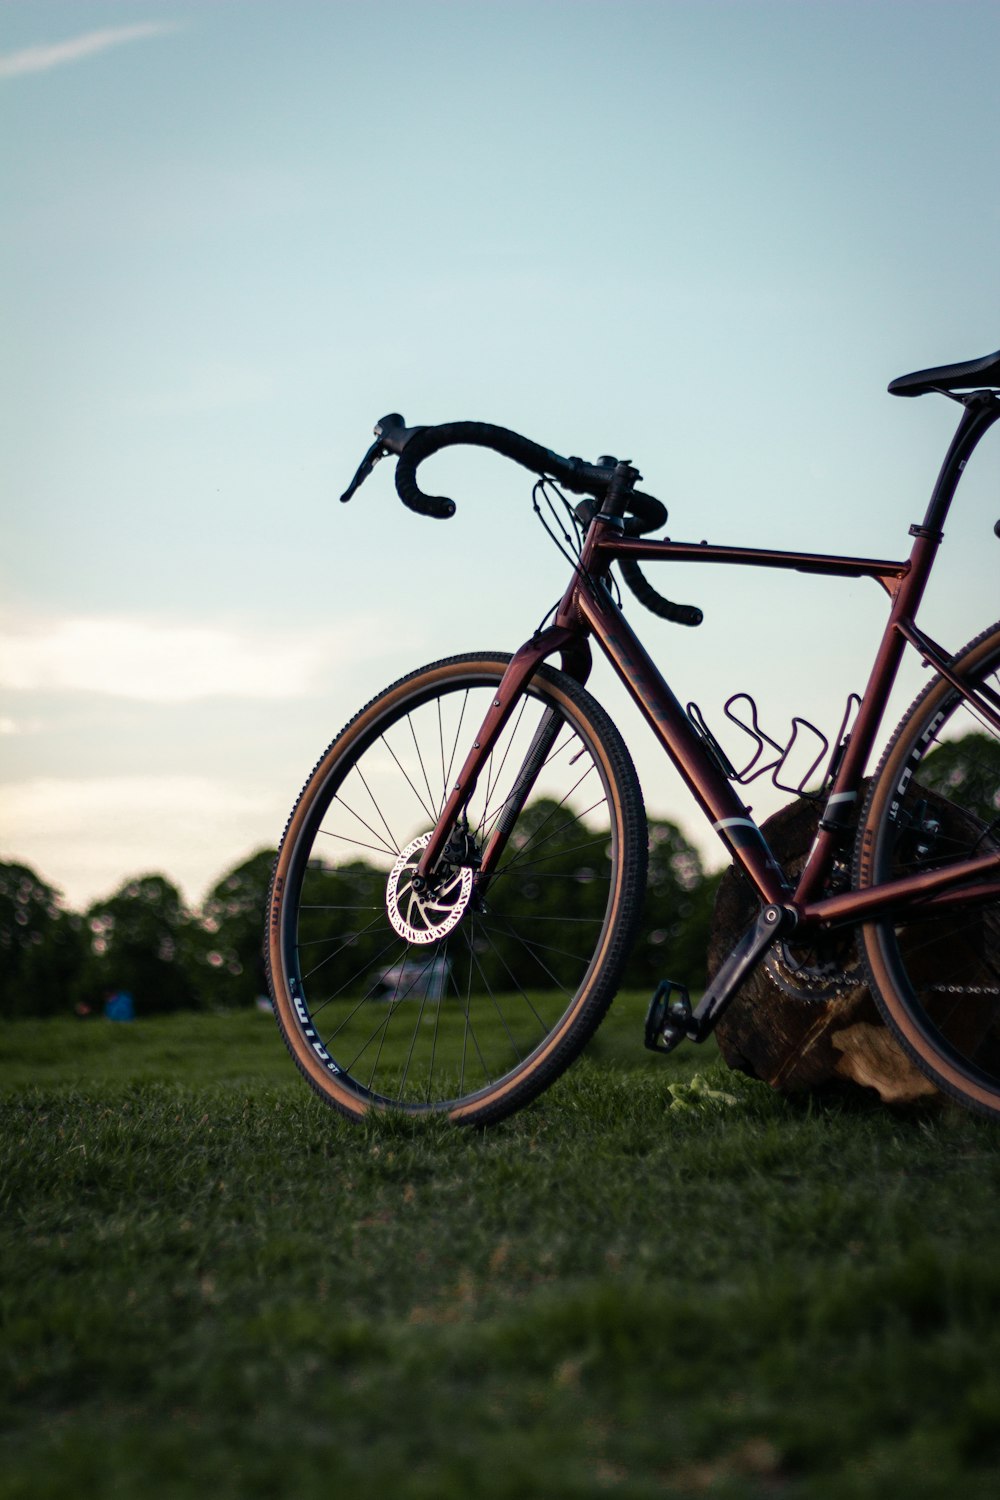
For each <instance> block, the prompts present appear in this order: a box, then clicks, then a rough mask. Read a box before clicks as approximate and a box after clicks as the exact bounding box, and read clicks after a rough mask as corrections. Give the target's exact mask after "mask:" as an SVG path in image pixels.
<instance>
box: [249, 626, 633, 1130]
mask: <svg viewBox="0 0 1000 1500" xmlns="http://www.w3.org/2000/svg"><path fill="white" fill-rule="evenodd" d="M509 660H510V658H509V657H507V656H503V655H499V654H483V655H473V656H467V657H455V658H451V659H449V660H447V661H441V662H437V663H435V664H434V665H433V666H429V667H425V668H423V669H422V670H420V671H418V672H414V673H412V674H411V675H410V676H408V677H404V678H403V679H401V681H399V682H397V683H395V684H394V686H392V687H390V688H388V689H386V691H385V692H384V693H382V694H381V695H380V696H379V697H378V698H376V699H374V700H373V702H371V703H370V704H369V705H368V706H367V708H365V709H363V710H362V712H361V713H359V714H358V715H357V716H356V718H354V719H353V720H352V721H351V723H350V724H348V725H347V727H346V728H345V729H344V730H343V731H342V733H341V734H340V735H339V736H338V738H337V739H336V740H335V741H334V742H333V744H332V745H331V746H330V748H329V749H328V750H327V752H326V754H325V755H324V756H323V759H322V760H321V761H320V763H319V765H318V766H317V767H316V769H315V770H314V772H313V774H312V776H311V777H310V778H309V781H308V782H307V783H306V786H305V788H304V790H303V792H302V795H301V797H300V798H299V801H298V803H297V804H296V806H295V809H294V810H293V812H292V815H291V817H290V819H289V822H288V827H287V828H286V830H285V835H284V838H283V839H282V842H281V847H280V849H279V851H278V857H277V861H276V863H275V869H274V876H273V879H272V885H271V894H270V899H269V930H268V939H267V944H268V971H269V977H270V982H271V993H272V998H273V1000H274V1005H275V1011H276V1014H277V1017H278V1021H279V1025H280V1027H281V1031H282V1034H283V1036H284V1038H285V1041H286V1042H287V1044H288V1047H289V1049H290V1051H291V1053H292V1056H293V1057H294V1059H295V1061H296V1063H297V1064H298V1066H299V1068H300V1069H301V1070H302V1072H303V1073H304V1074H305V1077H306V1078H307V1080H308V1081H309V1083H310V1084H311V1085H312V1086H313V1088H315V1089H316V1090H317V1092H318V1093H320V1094H321V1095H322V1096H323V1098H324V1099H325V1100H326V1101H327V1102H328V1103H330V1104H331V1105H333V1106H334V1107H336V1108H337V1109H340V1110H342V1111H343V1112H344V1113H345V1114H347V1115H350V1116H351V1117H353V1118H355V1119H359V1118H361V1117H362V1116H363V1115H364V1114H366V1113H367V1112H368V1111H369V1110H371V1109H373V1108H374V1109H386V1108H395V1109H399V1110H403V1111H405V1112H407V1113H410V1114H425V1113H432V1112H438V1113H444V1114H447V1115H449V1116H450V1117H451V1118H453V1119H455V1120H459V1121H462V1122H463V1123H468V1124H490V1123H492V1122H494V1121H496V1120H499V1119H501V1118H503V1117H504V1116H505V1115H508V1114H510V1113H511V1112H512V1111H513V1110H515V1109H518V1108H520V1106H521V1105H523V1104H525V1103H527V1102H528V1101H529V1100H530V1099H532V1098H534V1097H535V1095H537V1094H538V1093H539V1092H540V1091H541V1090H542V1089H543V1088H545V1087H546V1086H547V1085H548V1084H549V1083H550V1082H551V1081H552V1080H553V1079H554V1078H555V1077H556V1076H557V1075H558V1074H559V1073H561V1072H562V1071H563V1069H564V1068H565V1067H566V1066H567V1065H568V1064H569V1063H570V1062H571V1061H572V1059H573V1058H574V1057H576V1055H577V1054H578V1053H579V1052H580V1050H581V1048H582V1047H583V1046H584V1044H585V1043H586V1042H587V1040H588V1039H589V1037H590V1036H591V1035H592V1033H593V1032H594V1030H595V1029H596V1027H597V1025H598V1024H599V1022H600V1020H601V1018H602V1016H603V1015H604V1013H605V1011H606V1010H607V1007H608V1005H609V1003H610V1001H611V999H612V997H613V995H614V992H615V989H616V987H617V984H618V980H619V977H620V974H621V970H622V968H623V966H624V963H625V960H626V958H627V956H628V952H629V949H630V947H631V943H632V938H633V936H634V930H635V925H636V922H637V920H638V917H639V913H640V910H641V906H642V898H643V891H644V885H645V871H646V822H645V814H644V810H643V805H642V796H641V793H640V791H639V786H638V782H637V780H636V776H635V771H634V769H633V767H632V762H631V760H630V758H629V755H628V752H627V750H626V749H625V746H624V744H623V742H622V740H621V737H620V735H619V734H618V731H617V730H616V729H615V727H614V725H613V724H612V722H611V720H610V719H609V718H608V716H607V714H606V713H605V712H604V710H603V709H602V708H601V707H600V705H599V704H597V703H596V702H595V701H594V699H593V698H591V696H590V695H589V693H587V692H586V691H585V690H584V689H583V688H582V687H580V686H579V684H577V683H576V682H574V681H573V680H572V679H571V678H569V677H567V676H566V675H565V674H563V673H562V672H558V671H555V670H554V669H552V668H550V667H544V666H543V667H540V668H539V670H538V671H537V672H536V674H535V675H534V677H533V678H532V679H531V681H530V683H529V684H528V686H527V688H526V690H525V692H524V696H523V697H522V699H521V700H520V701H519V702H518V703H517V704H516V706H515V709H514V712H513V713H512V715H511V717H510V720H509V722H508V724H507V726H506V728H505V730H504V731H503V734H502V735H501V738H500V740H499V742H498V743H497V745H496V746H495V747H494V750H493V752H492V754H491V756H490V758H489V760H488V761H487V763H486V765H485V766H484V768H483V771H482V773H481V775H480V777H479V782H478V785H477V786H476V788H475V791H474V793H473V795H472V797H471V799H470V801H469V803H468V806H467V807H466V808H465V809H464V814H463V816H462V817H461V818H460V820H459V823H458V824H457V825H456V831H455V834H454V835H453V838H452V841H451V843H450V845H449V851H450V855H449V862H448V864H447V866H446V867H445V868H444V869H443V873H439V875H438V877H437V879H436V880H435V882H434V883H433V887H432V888H431V889H427V890H420V889H418V888H419V884H420V883H419V881H418V882H417V883H416V885H415V884H414V880H413V876H414V873H415V866H416V863H417V860H418V859H419V857H420V852H421V849H422V848H423V846H424V844H425V843H426V840H427V838H428V836H429V835H430V832H431V831H432V829H433V828H434V826H435V823H436V821H437V818H438V816H439V814H440V812H441V810H442V808H443V806H444V804H445V801H446V800H447V797H448V794H449V793H450V791H451V790H452V787H453V785H454V781H455V777H456V775H457V772H458V770H459V768H460V767H461V766H462V764H463V762H464V760H465V757H466V754H467V753H468V750H469V749H470V747H471V744H472V741H473V739H474V737H475V734H476V731H477V730H478V728H479V726H480V725H481V724H482V722H483V720H484V718H485V716H486V711H487V709H488V707H489V705H490V704H491V703H492V701H493V699H494V697H495V696H496V690H497V687H498V685H499V683H500V680H501V678H502V676H503V674H504V671H505V669H506V666H507V663H508V661H509ZM498 829H502V830H503V832H504V833H505V834H506V844H505V847H504V853H503V855H502V857H501V859H500V862H499V864H498V865H497V866H496V868H495V869H494V870H493V872H492V873H491V876H490V878H489V880H488V881H486V880H484V879H483V878H482V877H481V875H480V872H479V861H480V860H481V858H482V855H483V850H484V848H485V847H486V846H487V844H488V842H489V840H490V838H491V836H493V835H494V834H495V832H496V831H497V830H498ZM446 852H447V851H446Z"/></svg>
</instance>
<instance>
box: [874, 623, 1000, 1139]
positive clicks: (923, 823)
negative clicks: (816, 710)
mask: <svg viewBox="0 0 1000 1500" xmlns="http://www.w3.org/2000/svg"><path fill="white" fill-rule="evenodd" d="M955 667H956V670H957V671H958V672H960V673H962V674H963V675H967V676H968V678H969V679H970V680H971V681H972V682H974V683H976V684H977V685H978V686H979V687H982V688H984V689H985V690H987V691H990V690H992V692H993V693H1000V625H997V626H992V627H991V628H990V629H989V630H988V631H984V632H983V634H982V635H981V636H979V637H978V638H977V639H976V640H975V641H973V642H972V643H971V644H970V645H969V646H967V647H966V648H965V650H964V651H963V652H961V653H960V654H959V656H958V658H956V662H955ZM998 849H1000V736H998V735H997V733H996V731H995V730H994V729H993V727H992V726H991V725H990V723H989V721H988V720H987V719H986V718H985V717H984V715H983V714H982V713H981V712H979V711H977V709H976V706H975V705H974V704H973V705H970V704H969V703H967V702H966V701H965V699H964V698H963V697H962V696H961V695H960V694H959V693H958V692H957V691H956V690H955V689H954V688H953V687H952V686H951V685H950V684H949V683H948V682H947V681H945V680H944V679H943V678H940V677H937V678H935V679H934V681H932V682H931V683H930V684H929V685H928V687H927V688H926V689H925V690H924V692H923V693H922V694H921V695H920V697H919V698H917V700H916V701H915V703H914V704H913V705H912V706H911V708H910V709H909V710H908V712H907V713H906V715H905V716H904V718H903V720H902V722H901V724H900V726H899V728H898V729H897V731H896V734H895V735H894V737H893V739H892V741H891V742H890V744H889V747H888V749H887V750H886V753H885V755H884V757H883V760H882V764H881V765H880V767H879V770H878V772H877V774H876V776H875V777H874V778H873V781H872V786H871V789H870V791H869V796H868V802H867V805H866V808H865V812H864V815H863V817H862V823H861V829H860V833H859V840H858V846H857V860H856V875H857V880H858V884H859V885H860V886H869V885H875V884H878V883H879V882H881V881H884V880H890V879H893V878H895V877H897V876H903V875H907V874H911V873H914V872H917V871H920V870H928V869H933V868H938V867H943V866H945V865H947V864H949V863H953V862H955V861H957V860H961V859H968V858H972V857H975V856H977V855H981V854H989V853H995V852H996V851H997V850H998ZM861 946H862V950H863V953H864V957H865V959H866V962H867V965H868V969H869V973H870V976H871V978H872V981H873V990H874V992H875V995H876V999H878V1000H879V1002H880V1006H881V1009H882V1011H883V1014H884V1016H885V1018H886V1020H887V1021H888V1023H889V1024H890V1026H891V1027H892V1029H893V1030H894V1031H895V1033H896V1035H897V1036H898V1037H899V1038H900V1040H901V1041H902V1043H903V1044H904V1046H905V1047H906V1048H907V1050H908V1051H909V1053H910V1054H911V1056H912V1057H913V1058H914V1059H915V1061H916V1062H917V1063H918V1065H919V1066H920V1067H921V1068H922V1069H923V1070H924V1072H925V1073H926V1074H927V1075H928V1077H930V1078H931V1079H932V1080H933V1081H934V1082H935V1083H936V1084H938V1086H939V1087H941V1088H942V1089H944V1090H945V1092H947V1093H950V1094H952V1095H953V1096H955V1097H957V1098H959V1099H961V1100H962V1102H963V1103H965V1104H968V1105H969V1106H970V1107H972V1108H975V1109H978V1110H980V1111H983V1112H985V1113H988V1114H1000V900H991V901H987V902H978V903H975V904H972V903H970V904H969V905H968V906H955V907H952V908H950V909H949V910H948V912H947V913H943V914H941V915H938V916H936V917H929V916H926V915H924V916H919V915H918V916H917V917H916V918H914V919H913V920H910V921H909V922H906V923H902V922H898V921H889V920H884V921H881V922H872V923H868V924H866V925H865V926H864V927H863V928H862V932H861Z"/></svg>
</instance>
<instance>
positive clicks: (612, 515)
mask: <svg viewBox="0 0 1000 1500" xmlns="http://www.w3.org/2000/svg"><path fill="white" fill-rule="evenodd" d="M641 478H642V475H641V474H640V473H639V470H638V469H633V467H632V465H631V464H630V463H629V461H628V459H627V458H623V459H621V460H620V461H619V462H618V463H616V464H615V472H614V474H613V475H612V476H611V483H610V484H609V485H608V488H607V493H606V494H605V496H604V504H603V505H602V506H601V509H600V512H599V513H600V515H602V516H603V517H604V519H605V520H606V521H611V520H613V521H619V522H620V521H621V520H622V518H623V517H624V515H625V507H626V505H627V504H628V497H629V495H630V494H631V493H632V491H633V490H634V489H635V486H636V482H637V480H640V479H641Z"/></svg>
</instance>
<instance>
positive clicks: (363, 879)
mask: <svg viewBox="0 0 1000 1500" xmlns="http://www.w3.org/2000/svg"><path fill="white" fill-rule="evenodd" d="M919 775H920V782H921V784H922V785H923V786H925V787H926V788H928V789H929V790H930V791H932V792H936V793H937V794H938V795H940V796H944V797H947V798H948V799H949V800H953V801H955V802H957V803H958V804H960V805H961V806H962V807H963V808H964V809H965V810H966V811H967V812H968V813H969V814H970V815H972V816H973V817H975V818H977V819H979V820H980V821H981V823H982V824H983V827H984V830H986V829H992V830H997V829H1000V742H998V741H997V740H996V739H995V738H994V737H992V736H991V735H986V734H982V733H978V732H976V733H972V734H969V735H966V736H964V737H963V738H962V739H959V740H954V741H949V742H947V743H945V744H943V745H940V746H938V747H937V748H936V749H935V750H933V751H932V752H931V753H930V754H929V755H928V756H927V757H926V759H925V760H924V761H923V762H922V764H921V766H920V773H919ZM529 812H530V809H529ZM539 812H540V815H543V816H550V814H547V813H545V812H544V810H542V809H539ZM994 836H995V834H994ZM577 842H578V840H576V839H575V838H574V839H573V840H572V841H571V843H573V844H575V843H577ZM549 848H550V849H552V848H554V845H553V844H552V843H551V837H550V842H549ZM274 857H275V851H274V850H273V849H261V850H259V851H258V852H257V853H256V854H254V855H252V856H251V858H250V859H247V860H244V861H242V862H241V863H240V864H237V865H235V866H234V867H233V868H232V869H231V870H230V871H229V872H228V873H227V874H225V875H223V876H222V878H221V880H219V881H218V882H217V883H216V884H215V885H214V886H213V887H212V889H211V891H210V892H209V894H208V895H207V897H206V898H205V900H204V901H203V902H202V904H201V906H200V907H199V908H198V909H197V910H195V909H192V908H191V907H189V906H187V905H186V904H185V902H184V900H183V898H182V896H181V894H180V892H179V891H178V889H177V887H176V886H175V885H173V884H171V882H170V881H169V880H167V879H166V877H165V876H163V875H158V874H153V875H143V876H140V877H139V878H137V879H133V880H127V881H126V882H125V883H124V884H123V885H122V886H121V887H120V888H119V889H118V890H117V891H116V892H115V893H114V895H112V896H109V897H107V898H106V899H104V900H101V901H95V902H94V903H93V904H92V905H91V906H90V907H88V908H87V910H86V911H85V912H74V911H71V910H69V909H68V908H67V907H66V906H65V905H64V903H63V901H62V899H61V897H60V895H59V893H58V891H56V890H55V889H54V888H53V887H52V886H50V885H48V884H46V882H45V881H44V880H43V879H42V878H41V877H40V876H39V875H37V874H36V873H35V871H34V870H31V869H29V868H28V867H27V866H26V865H21V864H14V863H2V862H0V1017H3V1018H10V1017H16V1016H47V1015H59V1014H67V1013H71V1012H73V1011H74V1010H75V1011H76V1012H77V1013H78V1014H101V1013H102V1011H103V1007H104V1000H105V997H106V996H107V995H108V994H109V993H112V992H115V991H121V990H124V991H127V992H128V993H130V994H131V995H132V996H133V997H134V1001H135V1006H136V1013H137V1014H139V1015H156V1014H160V1013H163V1012H166V1011H173V1010H184V1009H199V1010H223V1009H230V1008H233V1007H238V1006H248V1005H252V1004H253V1003H254V1001H255V999H256V997H257V996H259V995H261V994H262V993H263V992H264V990H265V988H266V982H265V975H264V964H263V957H262V951H261V942H262V934H263V927H264V909H265V904H266V901H267V892H268V886H269V883H270V877H271V868H272V865H273V862H274ZM550 868H551V867H550ZM578 873H579V874H582V873H586V872H578ZM323 878H324V879H328V880H329V881H331V882H332V883H333V885H334V886H336V885H338V884H346V885H347V886H348V887H350V886H352V885H353V886H355V887H356V888H357V889H364V890H367V891H368V892H369V893H370V894H371V898H372V900H381V899H382V894H381V893H384V889H385V875H384V873H382V874H380V873H379V872H378V871H377V870H375V869H373V868H370V867H368V866H366V865H364V864H363V863H360V862H358V861H354V862H353V863H351V864H349V865H343V866H338V867H332V866H331V867H329V868H328V869H326V871H325V874H324V877H323ZM719 879H720V876H719V875H708V874H706V873H705V871H704V869H703V867H702V863H701V860H700V858H699V856H698V853H697V851H696V850H695V849H694V848H693V846H692V845H691V844H689V843H688V841H687V840H686V839H685V838H684V836H683V834H681V832H680V830H679V829H678V828H677V827H676V826H675V825H674V824H673V823H669V822H667V821H665V820H661V819H651V820H650V821H649V877H648V884H647V889H646V896H645V901H644V904H643V910H642V916H641V920H640V925H639V934H638V938H637V940H636V943H635V946H634V949H633V952H632V956H631V958H630V960H629V965H628V968H627V969H626V972H625V976H624V984H625V985H626V986H627V987H630V988H648V987H652V986H654V985H655V984H656V983H657V982H658V981H659V980H660V979H663V978H670V979H674V980H677V981H678V982H680V983H682V984H687V985H689V986H690V987H691V988H693V989H697V988H701V987H702V986H703V985H704V982H705V956H706V950H707V947H708V938H709V932H710V927H711V922H712V912H713V907H714V904H715V893H716V889H717V887H718V883H719ZM585 889H586V887H585V885H583V886H581V892H582V891H584V890H585ZM521 894H522V897H523V898H524V899H526V900H529V901H531V902H533V903H535V904H537V902H538V900H539V899H541V897H540V893H539V892H532V890H531V889H529V888H528V887H525V888H524V889H523V891H522V893H521ZM580 899H581V901H583V900H585V897H584V896H583V895H582V894H581V897H580ZM330 905H331V907H334V906H336V905H337V902H336V901H333V900H331V903H330ZM349 905H350V903H349V901H348V902H346V903H345V904H344V906H343V907H342V909H346V908H347V907H349ZM351 942H352V945H353V946H354V947H355V951H356V960H357V958H359V957H361V955H362V953H363V950H364V934H363V933H359V934H356V935H355V936H352V937H351ZM356 960H355V961H356ZM372 962H375V959H374V958H373V959H372ZM498 962H499V964H500V969H501V970H502V971H507V972H513V969H512V966H511V963H509V962H508V961H506V960H505V959H504V958H503V956H502V955H499V956H498ZM361 967H362V968H363V967H364V966H363V965H362V966H361Z"/></svg>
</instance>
